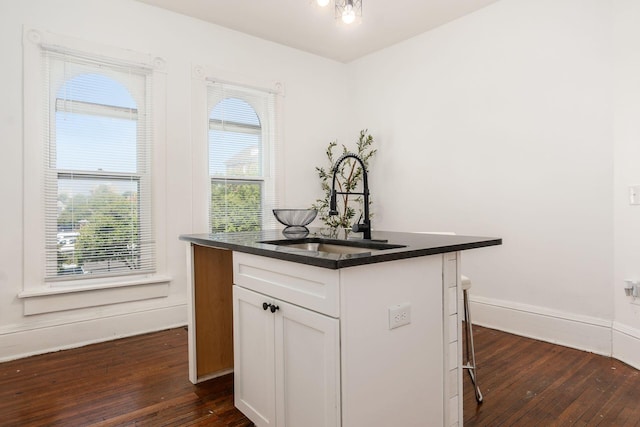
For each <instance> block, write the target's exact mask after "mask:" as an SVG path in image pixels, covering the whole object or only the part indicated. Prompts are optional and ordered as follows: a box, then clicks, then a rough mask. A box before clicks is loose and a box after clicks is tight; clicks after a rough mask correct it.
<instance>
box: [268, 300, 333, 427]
mask: <svg viewBox="0 0 640 427" xmlns="http://www.w3.org/2000/svg"><path fill="white" fill-rule="evenodd" d="M279 307H280V309H279V310H278V313H279V315H278V316H276V317H275V337H276V339H275V343H276V348H275V349H276V357H275V360H276V396H278V397H279V398H280V397H282V398H280V399H279V400H277V402H276V404H277V419H278V426H282V427H297V426H305V427H336V426H339V425H340V367H339V360H340V358H339V357H340V353H339V351H340V347H339V345H340V342H339V321H338V320H337V319H333V318H331V317H328V316H323V315H321V314H318V313H315V312H312V311H310V310H305V309H303V308H300V307H297V306H294V305H291V304H287V303H279Z"/></svg>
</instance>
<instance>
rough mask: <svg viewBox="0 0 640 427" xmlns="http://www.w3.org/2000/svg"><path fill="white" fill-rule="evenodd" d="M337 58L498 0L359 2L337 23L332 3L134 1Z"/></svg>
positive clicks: (298, 0)
mask: <svg viewBox="0 0 640 427" xmlns="http://www.w3.org/2000/svg"><path fill="white" fill-rule="evenodd" d="M138 1H141V2H143V3H147V4H150V5H154V6H157V7H160V8H163V9H167V10H171V11H173V12H177V13H181V14H183V15H188V16H192V17H194V18H198V19H202V20H204V21H208V22H211V23H213V24H217V25H221V26H223V27H227V28H230V29H233V30H237V31H240V32H243V33H246V34H250V35H253V36H256V37H260V38H262V39H265V40H270V41H273V42H276V43H280V44H283V45H286V46H290V47H293V48H296V49H300V50H303V51H307V52H310V53H313V54H316V55H320V56H323V57H326V58H330V59H334V60H336V61H340V62H350V61H353V60H354V59H357V58H359V57H361V56H364V55H367V54H369V53H371V52H375V51H377V50H380V49H383V48H385V47H387V46H391V45H393V44H395V43H398V42H400V41H402V40H406V39H408V38H410V37H413V36H416V35H418V34H421V33H423V32H425V31H428V30H430V29H432V28H435V27H437V26H439V25H442V24H445V23H447V22H449V21H452V20H454V19H456V18H459V17H461V16H463V15H466V14H468V13H471V12H473V11H475V10H478V9H480V8H482V7H484V6H487V5H489V4H491V3H494V2H496V1H497V0H363V1H362V4H363V7H362V9H363V13H362V22H361V23H358V24H351V25H344V24H336V20H335V18H334V12H333V2H331V4H330V6H328V7H326V8H320V7H318V6H315V0H138Z"/></svg>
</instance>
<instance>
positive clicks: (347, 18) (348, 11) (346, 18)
mask: <svg viewBox="0 0 640 427" xmlns="http://www.w3.org/2000/svg"><path fill="white" fill-rule="evenodd" d="M355 20H356V12H354V10H353V5H351V4H347V5H346V6H345V7H344V12H342V22H344V23H345V24H351V23H352V22H353V21H355Z"/></svg>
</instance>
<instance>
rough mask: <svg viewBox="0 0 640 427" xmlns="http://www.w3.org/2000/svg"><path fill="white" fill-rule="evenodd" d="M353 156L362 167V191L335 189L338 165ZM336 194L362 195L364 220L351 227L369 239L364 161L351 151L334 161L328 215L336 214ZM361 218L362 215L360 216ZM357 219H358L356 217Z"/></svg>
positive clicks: (367, 198) (367, 182) (367, 190)
mask: <svg viewBox="0 0 640 427" xmlns="http://www.w3.org/2000/svg"><path fill="white" fill-rule="evenodd" d="M348 158H353V159H356V160H357V161H358V162H359V163H360V167H361V168H362V185H363V188H362V193H354V192H350V191H336V175H337V173H338V167H339V166H340V163H342V162H343V161H344V160H345V159H348ZM338 194H358V195H362V196H364V222H363V223H362V224H358V223H356V224H353V227H352V228H351V229H352V230H353V231H354V232H356V233H364V236H363V238H364V239H368V240H371V220H370V219H369V181H368V178H367V168H366V167H365V165H364V161H363V160H362V158H360V156H358V155H357V154H353V153H346V154H343V155H342V157H340V158H339V159H338V161H336V164H335V166H334V167H333V181H332V183H331V199H330V200H329V215H338V209H337V201H336V196H337V195H338ZM360 218H362V216H360ZM358 221H360V220H359V219H358Z"/></svg>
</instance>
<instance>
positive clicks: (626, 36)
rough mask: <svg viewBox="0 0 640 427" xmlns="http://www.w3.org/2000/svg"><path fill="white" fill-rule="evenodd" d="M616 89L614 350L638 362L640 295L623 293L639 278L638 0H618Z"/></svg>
mask: <svg viewBox="0 0 640 427" xmlns="http://www.w3.org/2000/svg"><path fill="white" fill-rule="evenodd" d="M613 4H614V8H613V11H614V13H613V17H614V32H613V40H614V46H615V49H614V70H615V72H614V79H613V81H614V94H615V98H614V99H615V104H614V105H615V111H616V115H615V121H614V137H615V161H616V169H615V180H614V184H615V186H614V202H615V203H614V206H615V208H614V211H615V216H614V218H615V255H616V256H615V276H614V289H613V293H614V301H615V323H614V335H613V347H614V353H615V354H616V355H619V356H620V357H621V358H622V359H623V360H626V361H627V362H628V363H630V364H632V365H634V366H637V367H640V298H637V299H636V300H635V301H634V300H633V299H632V298H630V297H627V296H625V294H624V291H623V285H624V280H625V279H632V280H640V239H639V238H638V236H640V206H630V205H629V196H628V186H630V185H640V127H639V126H638V123H640V26H638V22H640V2H638V1H635V0H616V1H614V2H613Z"/></svg>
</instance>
